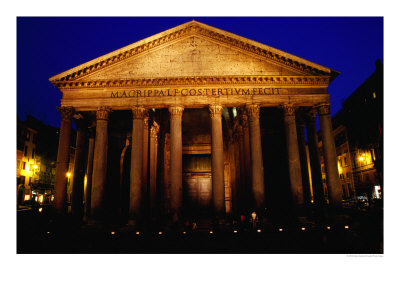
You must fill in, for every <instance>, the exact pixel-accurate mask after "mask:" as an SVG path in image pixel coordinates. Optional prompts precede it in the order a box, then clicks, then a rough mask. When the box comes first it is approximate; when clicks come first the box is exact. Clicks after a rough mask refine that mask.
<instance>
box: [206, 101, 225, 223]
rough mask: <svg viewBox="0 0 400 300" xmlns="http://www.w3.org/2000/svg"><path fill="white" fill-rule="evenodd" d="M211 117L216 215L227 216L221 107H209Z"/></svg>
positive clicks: (213, 189)
mask: <svg viewBox="0 0 400 300" xmlns="http://www.w3.org/2000/svg"><path fill="white" fill-rule="evenodd" d="M209 110H210V115H211V131H212V134H211V137H212V139H211V168H212V192H213V203H214V209H215V213H216V214H217V216H219V217H224V216H225V186H224V144H223V139H222V121H221V113H222V106H221V105H210V106H209Z"/></svg>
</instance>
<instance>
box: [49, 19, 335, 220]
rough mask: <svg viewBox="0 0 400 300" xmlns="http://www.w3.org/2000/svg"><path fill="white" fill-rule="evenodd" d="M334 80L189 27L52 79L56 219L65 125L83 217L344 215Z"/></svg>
mask: <svg viewBox="0 0 400 300" xmlns="http://www.w3.org/2000/svg"><path fill="white" fill-rule="evenodd" d="M338 74H339V73H338V72H336V71H334V70H332V69H330V68H327V67H324V66H321V65H318V64H316V63H313V62H310V61H308V60H305V59H302V58H300V57H297V56H294V55H292V54H289V53H286V52H283V51H280V50H278V49H275V48H272V47H269V46H267V45H263V44H261V43H258V42H255V41H252V40H249V39H246V38H244V37H241V36H238V35H235V34H232V33H229V32H226V31H223V30H220V29H217V28H214V27H211V26H208V25H206V24H203V23H200V22H197V21H191V22H188V23H185V24H182V25H180V26H177V27H174V28H172V29H169V30H166V31H163V32H161V33H158V34H156V35H153V36H151V37H148V38H146V39H144V40H141V41H138V42H135V43H133V44H131V45H129V46H126V47H124V48H121V49H119V50H116V51H114V52H111V53H109V54H106V55H103V56H101V57H99V58H96V59H94V60H91V61H89V62H87V63H84V64H82V65H80V66H77V67H75V68H73V69H70V70H68V71H65V72H63V73H61V74H58V75H55V76H53V77H51V78H50V79H49V80H50V81H51V83H52V84H53V85H54V86H55V87H56V88H57V89H59V90H60V91H61V92H62V99H61V105H60V107H58V111H59V112H60V114H61V129H60V139H59V149H58V158H57V169H56V186H55V208H56V210H57V211H59V212H63V211H65V208H66V196H65V195H66V189H67V181H68V178H67V177H66V173H67V171H68V164H69V149H70V146H71V145H70V143H71V137H70V136H71V128H72V122H73V121H74V122H75V124H76V128H77V137H76V145H75V146H76V148H75V149H76V150H75V160H74V172H73V176H72V180H71V184H72V185H73V186H72V197H71V199H72V200H71V202H72V214H74V215H75V216H78V217H79V218H87V220H94V221H100V222H101V221H102V220H104V219H107V218H115V219H118V220H122V222H125V223H127V224H136V223H137V222H138V221H139V220H142V219H147V220H156V219H158V218H162V217H164V216H170V217H171V218H173V219H174V220H185V219H196V218H209V217H217V218H220V219H225V218H227V217H232V216H233V217H237V216H240V215H242V214H249V213H251V212H257V213H258V214H259V215H260V214H266V215H269V214H270V215H271V216H275V217H277V218H280V217H285V216H286V215H288V214H293V213H294V214H295V215H296V214H297V215H302V214H304V212H305V211H306V210H307V209H308V208H310V206H311V203H313V206H315V207H317V208H320V209H323V207H324V206H325V205H327V204H329V206H331V207H340V206H341V202H342V191H341V186H340V183H339V175H338V169H337V158H336V150H335V143H334V137H333V134H332V125H331V115H330V98H329V94H328V91H327V89H328V86H329V84H330V82H331V81H332V80H334V79H335V77H337V76H338ZM316 119H318V121H319V125H320V131H321V137H322V144H323V155H324V161H325V171H326V174H327V176H326V184H327V187H328V196H329V200H328V201H325V199H324V193H323V189H322V177H321V165H320V161H319V153H318V147H317V145H318V138H317V129H316V128H317V125H316ZM306 140H307V145H308V151H307V150H306V149H307V148H306ZM311 199H313V200H312V201H311Z"/></svg>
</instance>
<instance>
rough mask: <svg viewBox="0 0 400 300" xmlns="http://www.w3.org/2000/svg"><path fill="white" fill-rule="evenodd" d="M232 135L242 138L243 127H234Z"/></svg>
mask: <svg viewBox="0 0 400 300" xmlns="http://www.w3.org/2000/svg"><path fill="white" fill-rule="evenodd" d="M234 135H236V136H237V137H239V138H240V137H241V136H243V126H242V125H237V126H236V130H235V132H234Z"/></svg>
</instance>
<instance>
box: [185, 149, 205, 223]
mask: <svg viewBox="0 0 400 300" xmlns="http://www.w3.org/2000/svg"><path fill="white" fill-rule="evenodd" d="M211 200H212V175H211V155H209V154H198V155H183V202H184V205H185V206H186V208H187V209H185V210H186V211H188V212H189V216H191V217H207V216H210V214H211V212H212V201H211Z"/></svg>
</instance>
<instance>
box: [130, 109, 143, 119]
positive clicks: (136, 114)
mask: <svg viewBox="0 0 400 300" xmlns="http://www.w3.org/2000/svg"><path fill="white" fill-rule="evenodd" d="M131 110H132V115H133V118H134V119H145V118H146V113H147V109H145V108H144V107H143V106H133V107H131Z"/></svg>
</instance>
